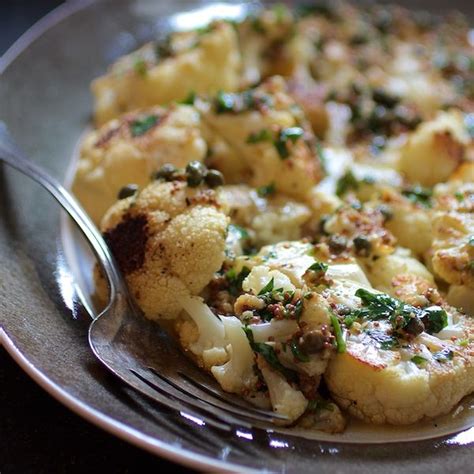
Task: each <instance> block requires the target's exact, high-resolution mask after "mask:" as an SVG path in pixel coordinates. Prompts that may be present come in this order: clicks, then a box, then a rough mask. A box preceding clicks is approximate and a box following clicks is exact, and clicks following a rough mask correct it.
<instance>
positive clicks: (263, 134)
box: [247, 128, 272, 143]
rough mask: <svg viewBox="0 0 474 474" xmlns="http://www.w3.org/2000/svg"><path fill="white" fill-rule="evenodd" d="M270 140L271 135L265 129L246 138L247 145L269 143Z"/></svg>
mask: <svg viewBox="0 0 474 474" xmlns="http://www.w3.org/2000/svg"><path fill="white" fill-rule="evenodd" d="M271 139H272V135H271V133H270V132H269V130H267V129H265V128H264V129H262V130H260V131H259V132H255V133H251V134H250V135H249V136H248V137H247V143H260V142H266V141H270V140H271Z"/></svg>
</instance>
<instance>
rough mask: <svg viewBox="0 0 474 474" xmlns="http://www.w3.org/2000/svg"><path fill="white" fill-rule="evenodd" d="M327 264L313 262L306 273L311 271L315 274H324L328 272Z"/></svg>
mask: <svg viewBox="0 0 474 474" xmlns="http://www.w3.org/2000/svg"><path fill="white" fill-rule="evenodd" d="M328 268H329V266H328V264H327V263H324V262H314V263H313V264H312V265H311V266H309V267H308V268H307V270H306V271H309V270H310V271H313V272H316V273H326V272H327V271H328Z"/></svg>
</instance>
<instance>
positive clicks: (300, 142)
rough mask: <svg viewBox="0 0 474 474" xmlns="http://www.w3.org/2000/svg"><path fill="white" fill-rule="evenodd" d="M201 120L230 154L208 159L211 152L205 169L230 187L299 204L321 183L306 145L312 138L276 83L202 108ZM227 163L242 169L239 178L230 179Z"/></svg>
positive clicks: (319, 171)
mask: <svg viewBox="0 0 474 474" xmlns="http://www.w3.org/2000/svg"><path fill="white" fill-rule="evenodd" d="M202 116H203V121H204V123H205V124H206V125H207V127H208V128H209V130H210V132H209V133H210V134H211V135H215V136H218V137H220V138H221V139H222V140H224V141H225V142H226V143H227V144H228V146H229V147H230V149H231V150H233V151H234V153H232V154H228V155H227V156H226V155H221V156H219V157H213V156H212V150H211V161H210V163H212V166H213V167H215V168H217V169H219V170H221V171H223V172H224V173H225V174H226V177H227V179H228V181H229V182H235V181H240V182H242V181H243V182H246V183H247V184H250V185H251V186H254V187H262V186H273V187H274V188H275V190H276V191H278V192H281V193H284V194H286V195H288V196H290V197H293V198H296V199H300V200H304V199H305V198H306V197H307V196H308V194H309V193H310V191H311V189H312V187H313V186H314V185H315V184H316V183H318V182H319V181H320V180H321V178H322V176H323V171H322V167H321V163H320V161H319V159H318V156H317V153H316V148H315V147H314V146H312V145H311V143H313V142H314V140H315V139H314V136H313V134H312V132H311V130H310V128H309V127H308V126H307V125H306V123H305V120H304V116H303V115H302V112H301V110H300V109H299V108H298V107H297V106H296V104H295V102H294V101H293V100H292V99H291V98H290V96H288V95H287V93H286V92H285V85H284V81H283V80H282V79H281V78H278V77H275V78H272V79H271V80H268V81H267V82H265V83H263V84H262V85H260V86H258V87H256V88H255V89H249V90H247V91H244V92H240V93H234V94H226V93H221V94H219V95H218V96H217V97H216V98H215V99H214V101H213V104H212V105H211V106H208V105H206V106H205V107H204V108H203V110H202ZM231 160H238V161H239V162H241V163H244V164H245V170H244V172H243V173H240V174H239V176H231V175H229V172H228V170H229V164H228V162H229V161H231ZM236 169H237V167H236ZM226 170H227V172H226Z"/></svg>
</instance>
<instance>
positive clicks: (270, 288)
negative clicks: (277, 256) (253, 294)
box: [258, 277, 275, 296]
mask: <svg viewBox="0 0 474 474" xmlns="http://www.w3.org/2000/svg"><path fill="white" fill-rule="evenodd" d="M274 283H275V278H273V277H272V278H271V280H270V281H269V282H268V283H267V284H266V285H265V286H264V287H263V288H262V289H261V290H260V291H259V292H258V296H262V295H265V294H266V293H271V292H272V291H273V285H274Z"/></svg>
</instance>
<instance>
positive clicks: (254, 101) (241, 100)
mask: <svg viewBox="0 0 474 474" xmlns="http://www.w3.org/2000/svg"><path fill="white" fill-rule="evenodd" d="M271 105H272V100H271V97H269V96H268V95H265V94H262V93H258V92H256V91H255V89H247V90H245V91H243V92H222V91H220V92H218V93H217V96H216V99H215V107H216V112H217V113H218V114H225V113H234V114H237V113H240V112H245V111H248V110H257V109H259V108H260V107H270V106H271Z"/></svg>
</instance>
